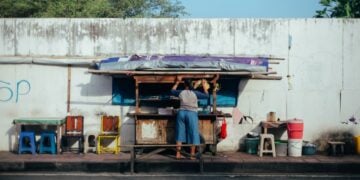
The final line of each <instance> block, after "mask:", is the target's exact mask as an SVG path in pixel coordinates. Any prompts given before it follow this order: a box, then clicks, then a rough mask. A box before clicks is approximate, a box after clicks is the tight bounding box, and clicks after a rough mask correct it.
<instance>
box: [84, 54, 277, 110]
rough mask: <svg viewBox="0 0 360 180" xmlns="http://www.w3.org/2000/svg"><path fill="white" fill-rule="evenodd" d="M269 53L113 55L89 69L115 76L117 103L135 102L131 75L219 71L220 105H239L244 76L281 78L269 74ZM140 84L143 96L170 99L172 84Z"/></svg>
mask: <svg viewBox="0 0 360 180" xmlns="http://www.w3.org/2000/svg"><path fill="white" fill-rule="evenodd" d="M270 59H271V58H267V57H236V56H235V57H234V56H231V57H230V56H197V55H149V56H139V55H132V56H123V57H111V58H107V59H104V60H101V61H100V62H99V63H97V66H96V69H95V70H94V69H93V70H89V72H90V73H94V74H106V75H111V76H113V99H112V103H113V104H115V105H131V106H133V105H135V90H134V89H135V82H134V79H133V78H128V77H129V75H130V76H132V75H149V76H151V75H176V74H188V75H189V74H190V75H191V74H193V75H195V74H220V75H222V76H221V77H226V78H220V79H219V80H218V83H219V84H220V86H221V88H220V90H219V91H218V92H217V106H219V107H229V106H236V104H237V96H238V91H239V90H238V84H239V81H240V80H241V79H242V78H254V79H256V78H258V79H281V77H280V78H279V77H277V76H268V75H269V74H275V73H276V72H269V69H270V68H269V64H271V63H269V60H270ZM143 86H144V87H142V88H141V90H142V91H143V92H141V93H140V94H141V95H142V97H141V98H142V99H146V98H154V97H156V98H159V99H168V98H169V97H170V96H171V95H170V89H171V86H172V85H171V84H168V85H162V86H156V87H154V85H150V84H144V85H143ZM211 98H212V97H210V99H208V100H200V101H199V105H201V106H206V105H211V102H212V100H211Z"/></svg>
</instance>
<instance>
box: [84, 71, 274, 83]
mask: <svg viewBox="0 0 360 180" xmlns="http://www.w3.org/2000/svg"><path fill="white" fill-rule="evenodd" d="M88 73H93V74H108V75H120V74H123V75H127V76H135V75H183V76H189V77H194V76H193V75H205V77H209V78H211V76H210V75H216V74H219V75H239V76H241V75H255V74H263V75H266V74H276V72H248V71H220V72H214V71H176V72H163V71H106V70H94V69H90V70H88ZM197 78H201V77H197ZM173 82H174V81H173Z"/></svg>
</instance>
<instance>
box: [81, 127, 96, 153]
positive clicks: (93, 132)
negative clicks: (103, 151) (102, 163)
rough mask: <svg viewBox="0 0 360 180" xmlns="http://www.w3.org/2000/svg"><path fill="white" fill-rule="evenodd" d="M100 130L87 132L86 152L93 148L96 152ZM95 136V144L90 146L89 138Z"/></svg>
mask: <svg viewBox="0 0 360 180" xmlns="http://www.w3.org/2000/svg"><path fill="white" fill-rule="evenodd" d="M98 134H99V132H97V131H88V132H86V133H85V141H84V153H88V152H89V150H91V151H92V152H96V144H97V137H98ZM92 136H93V137H94V139H93V141H94V142H93V143H92V144H93V146H90V143H89V139H90V138H91V137H92Z"/></svg>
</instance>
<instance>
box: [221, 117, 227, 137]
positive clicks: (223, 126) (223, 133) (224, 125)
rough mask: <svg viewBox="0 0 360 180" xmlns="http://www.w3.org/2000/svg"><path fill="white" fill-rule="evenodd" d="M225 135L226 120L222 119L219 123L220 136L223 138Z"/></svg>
mask: <svg viewBox="0 0 360 180" xmlns="http://www.w3.org/2000/svg"><path fill="white" fill-rule="evenodd" d="M226 136H227V130H226V120H225V119H224V120H223V122H222V124H221V130H220V138H221V139H225V138H226Z"/></svg>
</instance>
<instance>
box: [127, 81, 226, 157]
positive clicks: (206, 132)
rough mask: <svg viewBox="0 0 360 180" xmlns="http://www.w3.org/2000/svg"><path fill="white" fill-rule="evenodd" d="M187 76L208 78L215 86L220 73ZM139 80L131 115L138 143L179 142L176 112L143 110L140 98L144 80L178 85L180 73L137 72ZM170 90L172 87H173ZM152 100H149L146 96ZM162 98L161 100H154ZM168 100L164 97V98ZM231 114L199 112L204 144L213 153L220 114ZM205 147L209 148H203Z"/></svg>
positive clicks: (161, 143)
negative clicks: (146, 74)
mask: <svg viewBox="0 0 360 180" xmlns="http://www.w3.org/2000/svg"><path fill="white" fill-rule="evenodd" d="M182 77H183V78H187V77H191V78H193V79H203V78H205V79H208V80H211V83H212V86H215V84H216V83H217V80H218V78H219V75H218V74H211V75H206V74H205V75H204V74H202V75H194V74H183V75H182ZM133 78H134V80H135V100H136V107H135V108H136V110H135V113H133V114H130V115H131V116H133V117H134V119H135V145H146V147H149V145H166V144H175V137H174V132H175V120H176V114H158V113H144V112H142V110H141V101H142V99H140V93H139V92H140V84H142V83H156V84H159V85H161V84H164V83H168V84H169V83H170V84H174V83H175V81H176V78H177V77H176V75H154V76H142V75H135V76H133ZM169 91H170V89H169ZM212 96H213V103H212V104H213V106H212V109H213V111H212V112H217V110H216V92H215V91H213V92H212ZM146 101H149V99H146ZM154 101H159V100H154ZM160 101H164V100H160ZM165 101H172V102H170V104H172V105H174V106H175V108H176V104H178V103H179V102H178V100H176V99H168V100H165ZM224 116H230V115H225V114H221V113H208V114H205V113H204V114H201V113H199V132H200V136H201V144H204V145H206V146H207V149H209V150H210V151H211V152H212V154H214V155H215V154H216V144H217V142H218V139H217V131H216V121H217V118H219V117H224ZM202 149H205V147H203V148H202Z"/></svg>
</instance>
